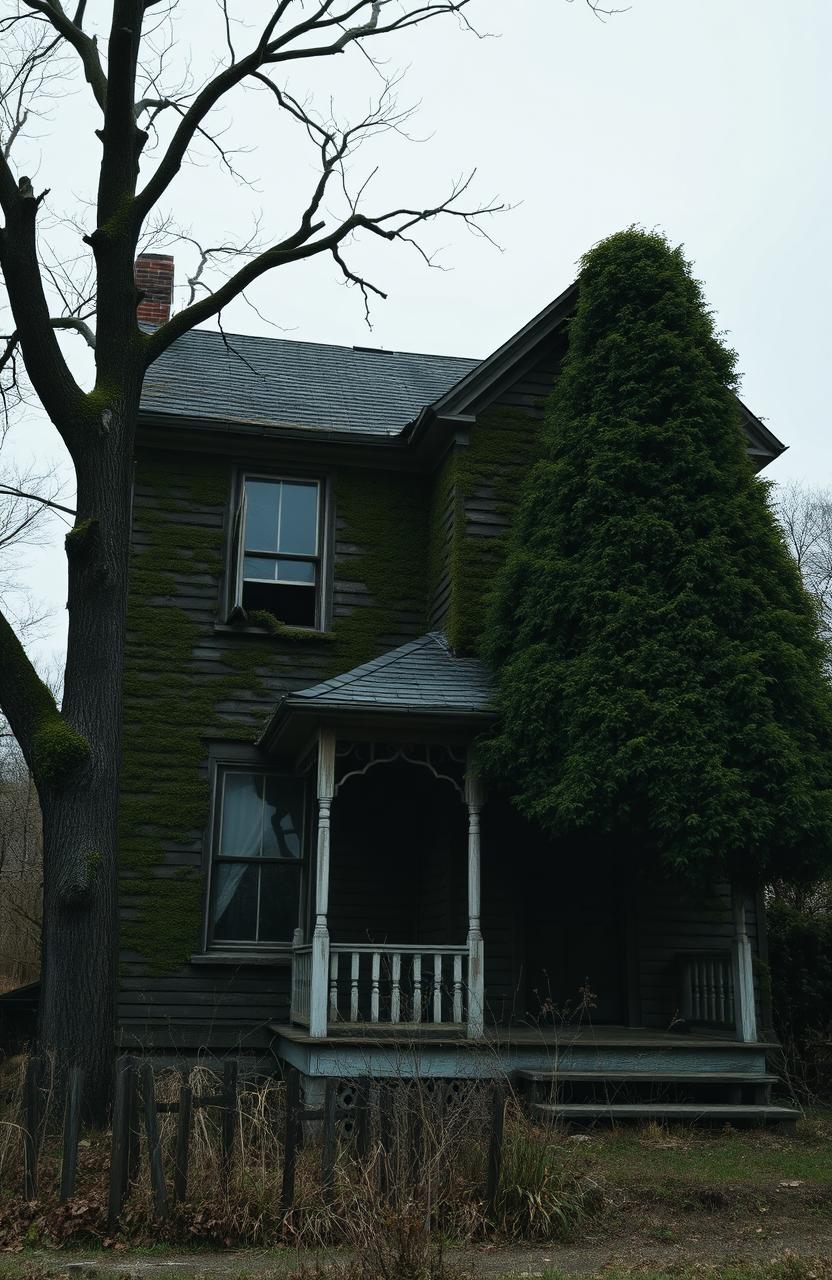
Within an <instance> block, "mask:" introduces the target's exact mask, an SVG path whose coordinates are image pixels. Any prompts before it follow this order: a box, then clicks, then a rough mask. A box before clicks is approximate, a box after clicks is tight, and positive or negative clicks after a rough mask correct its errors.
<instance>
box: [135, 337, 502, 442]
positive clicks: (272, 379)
mask: <svg viewBox="0 0 832 1280" xmlns="http://www.w3.org/2000/svg"><path fill="white" fill-rule="evenodd" d="M478 363H479V361H477V360H465V359H462V358H461V357H456V356H430V355H417V354H415V353H413V352H405V351H378V350H373V349H369V348H362V347H335V346H327V345H324V344H323V343H318V342H294V341H291V340H288V339H285V338H279V339H276V338H257V337H252V336H251V335H238V334H229V335H227V345H226V342H225V341H223V336H222V334H220V333H215V332H214V331H213V330H210V329H194V330H192V331H191V332H190V333H186V334H185V335H184V336H183V337H181V338H179V339H178V341H177V342H175V343H174V344H173V345H172V346H171V347H170V348H169V349H168V350H167V351H166V352H164V354H163V355H162V356H160V358H159V359H158V360H157V361H156V362H155V363H154V364H153V365H151V367H150V369H149V370H148V372H147V376H146V378H145V383H144V389H143V392H142V401H141V407H142V411H143V412H145V413H159V414H166V415H167V414H173V415H175V416H182V417H191V418H202V419H208V420H218V421H234V422H250V423H258V424H261V425H269V426H298V427H307V428H309V427H311V428H318V429H320V430H329V431H346V432H355V431H366V432H370V433H372V434H374V435H395V434H398V432H399V431H401V430H402V428H403V427H405V426H407V424H408V423H409V422H412V421H413V419H414V418H416V417H417V416H418V414H419V411H420V410H421V409H424V408H425V406H426V405H429V404H432V403H433V401H434V400H437V399H438V398H439V397H440V396H442V395H444V394H445V392H447V391H449V390H450V389H451V387H452V386H454V384H455V383H457V382H458V381H459V380H460V378H462V377H464V376H465V374H466V373H468V372H469V371H470V370H471V369H473V368H474V367H475V366H476V365H477V364H478Z"/></svg>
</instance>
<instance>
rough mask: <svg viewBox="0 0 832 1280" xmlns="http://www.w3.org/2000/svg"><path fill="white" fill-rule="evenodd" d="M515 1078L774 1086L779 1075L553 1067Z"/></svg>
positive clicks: (556, 1081)
mask: <svg viewBox="0 0 832 1280" xmlns="http://www.w3.org/2000/svg"><path fill="white" fill-rule="evenodd" d="M517 1079H518V1080H524V1081H529V1083H532V1084H553V1085H557V1084H599V1083H604V1082H606V1081H608V1080H609V1081H611V1082H612V1083H614V1084H686V1085H687V1084H726V1085H732V1084H752V1085H753V1084H760V1085H764V1084H769V1085H770V1084H777V1083H778V1081H779V1080H780V1077H779V1076H772V1075H766V1074H764V1073H763V1072H761V1071H605V1070H604V1069H603V1067H599V1068H598V1070H597V1071H558V1070H557V1069H556V1068H553V1069H547V1070H540V1071H529V1070H523V1071H518V1072H517Z"/></svg>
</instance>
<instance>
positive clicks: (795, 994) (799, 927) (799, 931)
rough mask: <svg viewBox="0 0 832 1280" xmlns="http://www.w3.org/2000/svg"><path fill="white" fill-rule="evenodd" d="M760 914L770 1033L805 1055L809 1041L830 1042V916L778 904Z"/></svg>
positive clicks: (831, 1019) (831, 1002) (831, 962)
mask: <svg viewBox="0 0 832 1280" xmlns="http://www.w3.org/2000/svg"><path fill="white" fill-rule="evenodd" d="M766 915H767V920H768V940H769V964H770V968H771V1003H772V1011H773V1014H774V1023H775V1028H776V1030H777V1034H778V1036H779V1037H780V1039H781V1040H782V1041H783V1043H784V1044H785V1045H787V1046H794V1047H795V1048H796V1049H797V1050H798V1052H801V1053H805V1051H806V1050H807V1048H808V1047H809V1046H810V1045H811V1044H812V1042H814V1041H817V1040H819V1039H826V1040H829V1041H832V916H830V915H828V914H826V913H822V914H820V915H810V914H808V913H807V912H805V911H799V910H798V909H797V908H796V907H793V906H790V905H789V904H788V903H787V902H780V901H775V902H772V903H769V907H768V911H767V913H766Z"/></svg>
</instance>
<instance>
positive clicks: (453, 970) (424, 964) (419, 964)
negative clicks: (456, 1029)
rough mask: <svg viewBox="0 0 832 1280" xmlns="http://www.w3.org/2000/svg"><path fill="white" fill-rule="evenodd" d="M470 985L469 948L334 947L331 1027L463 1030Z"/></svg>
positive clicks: (370, 945)
mask: <svg viewBox="0 0 832 1280" xmlns="http://www.w3.org/2000/svg"><path fill="white" fill-rule="evenodd" d="M467 980H468V948H467V946H461V947H449V946H441V947H430V946H422V945H419V944H417V945H415V946H396V945H383V946H381V945H377V944H375V943H363V944H354V943H331V944H330V953H329V1017H330V1021H332V1022H370V1023H386V1024H389V1025H391V1026H395V1025H399V1024H401V1023H433V1024H440V1025H447V1026H453V1025H455V1026H461V1025H462V1024H463V1023H464V1022H465V1021H466V1018H467V1014H468V994H467Z"/></svg>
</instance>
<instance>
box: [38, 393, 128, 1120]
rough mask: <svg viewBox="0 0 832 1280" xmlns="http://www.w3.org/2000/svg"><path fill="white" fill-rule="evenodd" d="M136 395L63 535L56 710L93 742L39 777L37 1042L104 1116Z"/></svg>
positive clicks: (106, 434)
mask: <svg viewBox="0 0 832 1280" xmlns="http://www.w3.org/2000/svg"><path fill="white" fill-rule="evenodd" d="M137 407H138V391H136V392H135V394H133V395H131V396H130V397H129V399H128V400H127V401H126V402H125V401H124V400H122V401H120V402H119V403H117V404H109V405H107V406H106V407H104V408H103V409H102V410H101V412H100V421H99V422H98V423H97V424H96V429H95V430H94V432H93V433H92V434H91V439H90V445H89V448H88V449H87V450H85V452H84V454H83V456H82V457H81V458H79V459H76V472H77V476H78V515H77V518H76V523H75V528H74V530H73V531H72V532H71V533H70V534H69V535H68V536H67V561H68V581H69V594H68V609H69V637H68V647H67V665H66V676H65V685H64V699H63V706H62V713H63V717H64V719H65V720H66V721H68V723H69V724H70V725H71V726H72V728H73V729H75V730H77V731H78V733H80V734H82V735H83V737H84V738H85V739H86V741H87V743H88V744H89V748H90V751H89V756H88V757H87V759H86V760H85V761H84V763H83V764H82V765H81V767H80V768H75V769H73V770H72V771H71V772H70V773H69V775H68V776H67V777H66V778H65V779H64V778H61V777H58V778H55V779H50V780H49V781H47V782H45V783H43V782H41V784H40V794H41V805H42V809H43V869H44V915H43V965H42V976H41V1000H40V1018H39V1027H38V1041H39V1049H40V1051H41V1052H44V1053H47V1054H49V1055H51V1056H52V1058H53V1061H54V1065H55V1069H56V1072H57V1074H58V1077H59V1078H61V1079H62V1078H65V1077H66V1073H67V1072H68V1070H69V1069H70V1068H71V1067H73V1066H81V1067H83V1069H84V1110H85V1113H86V1116H87V1118H88V1119H89V1120H91V1121H98V1122H101V1121H103V1120H104V1119H105V1118H106V1114H107V1111H108V1107H109V1102H110V1092H111V1087H112V1078H111V1077H112V1058H113V1049H114V1044H115V997H116V973H117V963H118V839H117V820H118V795H119V765H120V758H121V724H122V706H121V682H122V668H123V648H124V630H125V615H126V603H127V561H128V554H129V546H130V508H131V489H132V471H133V443H134V439H135V423H136V415H137Z"/></svg>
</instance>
